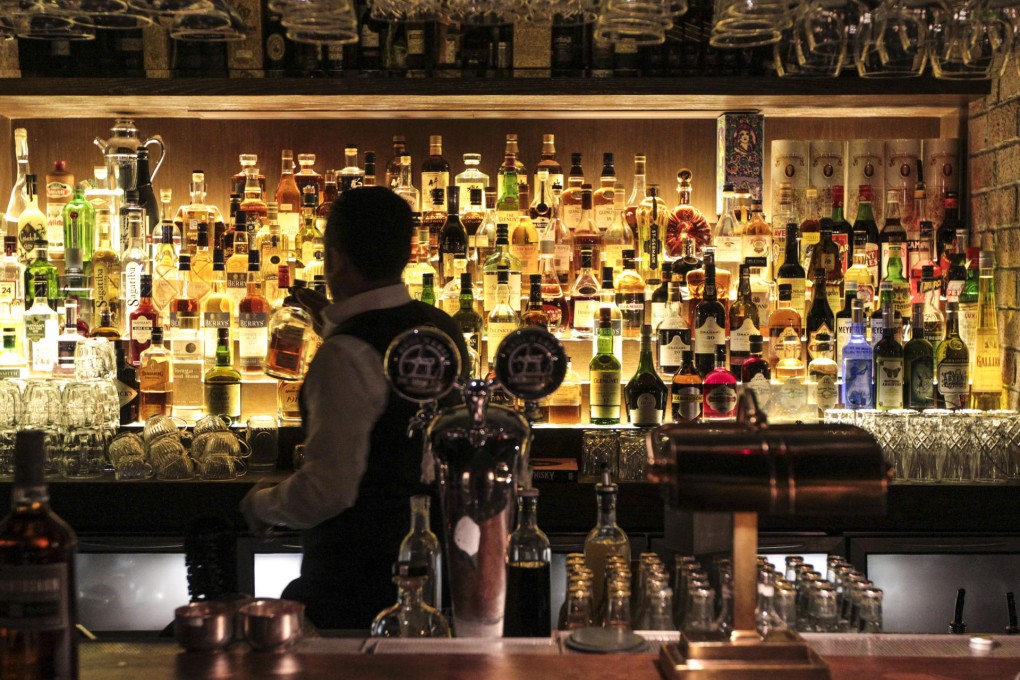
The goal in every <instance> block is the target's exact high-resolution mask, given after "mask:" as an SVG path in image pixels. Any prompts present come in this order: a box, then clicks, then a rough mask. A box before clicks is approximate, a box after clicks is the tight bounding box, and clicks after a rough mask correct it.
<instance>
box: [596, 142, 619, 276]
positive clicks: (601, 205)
mask: <svg viewBox="0 0 1020 680" xmlns="http://www.w3.org/2000/svg"><path fill="white" fill-rule="evenodd" d="M615 188H616V166H615V165H614V163H613V154H611V153H608V152H607V153H603V154H602V172H601V173H600V174H599V188H598V189H596V190H595V191H594V192H592V196H591V206H592V221H593V222H594V223H595V229H596V230H597V231H598V232H599V233H600V234H601V233H603V232H605V230H606V229H608V228H609V226H610V225H611V224H612V223H613V217H614V213H615V203H616V202H615ZM607 264H612V262H609V263H607Z"/></svg>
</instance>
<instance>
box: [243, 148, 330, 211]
mask: <svg viewBox="0 0 1020 680" xmlns="http://www.w3.org/2000/svg"><path fill="white" fill-rule="evenodd" d="M297 162H298V171H297V172H296V173H295V174H294V181H295V182H296V183H297V186H298V190H299V191H300V192H301V196H302V197H304V194H305V187H312V193H314V194H315V198H316V202H318V197H319V195H320V194H322V192H323V190H324V189H325V179H324V178H323V176H322V175H320V174H319V173H317V172H316V171H315V154H314V153H299V154H298V157H297ZM255 172H256V173H258V170H256V171H255ZM262 193H265V180H263V189H262Z"/></svg>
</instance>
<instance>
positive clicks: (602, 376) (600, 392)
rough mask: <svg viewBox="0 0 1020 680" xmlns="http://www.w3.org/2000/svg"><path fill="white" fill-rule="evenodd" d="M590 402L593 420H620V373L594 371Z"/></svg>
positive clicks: (592, 372) (592, 373)
mask: <svg viewBox="0 0 1020 680" xmlns="http://www.w3.org/2000/svg"><path fill="white" fill-rule="evenodd" d="M589 401H590V402H591V416H592V417H593V418H619V416H620V372H619V371H600V370H592V371H591V397H590V399H589Z"/></svg>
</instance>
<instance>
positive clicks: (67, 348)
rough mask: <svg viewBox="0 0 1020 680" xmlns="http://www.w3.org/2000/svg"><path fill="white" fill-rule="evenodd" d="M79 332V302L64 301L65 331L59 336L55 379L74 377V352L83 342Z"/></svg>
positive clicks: (54, 368)
mask: <svg viewBox="0 0 1020 680" xmlns="http://www.w3.org/2000/svg"><path fill="white" fill-rule="evenodd" d="M84 339H85V338H84V337H82V335H81V333H79V332H78V302H77V301H76V300H74V299H73V298H68V299H67V300H65V301H64V331H63V332H62V333H61V334H60V335H59V336H57V357H56V358H57V361H56V363H54V364H53V376H54V377H63V378H67V377H74V352H75V350H76V349H77V348H78V343H79V342H81V341H83V340H84Z"/></svg>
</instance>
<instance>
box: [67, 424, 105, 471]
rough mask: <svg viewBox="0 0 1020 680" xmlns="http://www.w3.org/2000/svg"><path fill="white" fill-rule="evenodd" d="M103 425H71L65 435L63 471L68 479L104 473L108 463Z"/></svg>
mask: <svg viewBox="0 0 1020 680" xmlns="http://www.w3.org/2000/svg"><path fill="white" fill-rule="evenodd" d="M105 441H106V437H105V434H104V432H103V428H102V427H69V428H68V429H67V431H66V432H65V433H64V437H63V443H64V446H63V459H62V461H61V463H62V465H61V467H62V469H61V472H62V474H63V475H64V477H67V478H68V479H89V478H93V477H99V476H100V475H102V474H103V468H104V467H105V465H106V456H105V448H104V446H103V445H104V442H105Z"/></svg>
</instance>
